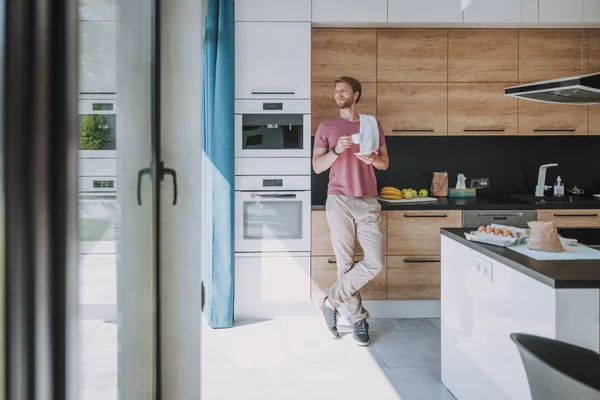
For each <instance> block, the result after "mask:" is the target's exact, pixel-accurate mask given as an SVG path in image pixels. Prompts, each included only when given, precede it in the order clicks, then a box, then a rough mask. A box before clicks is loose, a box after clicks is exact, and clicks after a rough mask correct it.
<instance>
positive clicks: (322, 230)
mask: <svg viewBox="0 0 600 400" xmlns="http://www.w3.org/2000/svg"><path fill="white" fill-rule="evenodd" d="M386 217H387V212H381V228H382V229H383V248H384V249H385V246H386V237H387V234H386V229H387V222H386ZM311 228H312V233H311V252H310V253H311V255H312V256H333V255H334V253H333V248H332V247H331V234H330V232H329V225H328V224H327V217H326V215H325V211H312V227H311ZM354 252H355V253H354V254H355V255H362V254H363V250H362V248H361V247H360V244H359V243H358V240H356V245H355V248H354Z"/></svg>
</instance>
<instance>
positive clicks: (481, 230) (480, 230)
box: [477, 225, 485, 232]
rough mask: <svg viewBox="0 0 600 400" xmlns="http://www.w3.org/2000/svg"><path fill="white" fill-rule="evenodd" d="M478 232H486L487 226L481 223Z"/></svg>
mask: <svg viewBox="0 0 600 400" xmlns="http://www.w3.org/2000/svg"><path fill="white" fill-rule="evenodd" d="M477 232H485V226H483V225H481V226H480V227H479V229H477Z"/></svg>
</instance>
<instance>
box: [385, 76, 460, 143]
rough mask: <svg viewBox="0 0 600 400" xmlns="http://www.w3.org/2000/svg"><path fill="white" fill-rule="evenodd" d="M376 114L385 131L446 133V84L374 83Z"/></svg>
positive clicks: (398, 134) (421, 133)
mask: <svg viewBox="0 0 600 400" xmlns="http://www.w3.org/2000/svg"><path fill="white" fill-rule="evenodd" d="M377 117H378V118H379V120H380V122H381V125H382V126H383V129H384V131H385V134H386V135H396V136H401V135H447V134H448V84H447V83H386V84H378V85H377Z"/></svg>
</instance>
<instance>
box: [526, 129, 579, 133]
mask: <svg viewBox="0 0 600 400" xmlns="http://www.w3.org/2000/svg"><path fill="white" fill-rule="evenodd" d="M533 131H534V132H575V129H534V130H533Z"/></svg>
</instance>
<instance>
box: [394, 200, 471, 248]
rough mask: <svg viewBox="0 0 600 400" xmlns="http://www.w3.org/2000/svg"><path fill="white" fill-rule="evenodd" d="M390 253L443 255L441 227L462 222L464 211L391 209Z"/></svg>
mask: <svg viewBox="0 0 600 400" xmlns="http://www.w3.org/2000/svg"><path fill="white" fill-rule="evenodd" d="M386 214H387V252H386V254H387V255H388V256H389V255H407V254H418V255H434V256H435V255H438V254H440V235H441V233H440V228H457V227H460V226H461V225H462V211H460V210H439V211H433V210H426V211H387V212H386Z"/></svg>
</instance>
